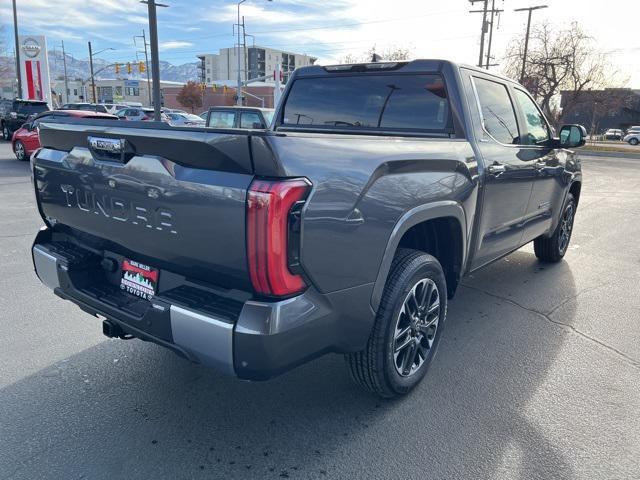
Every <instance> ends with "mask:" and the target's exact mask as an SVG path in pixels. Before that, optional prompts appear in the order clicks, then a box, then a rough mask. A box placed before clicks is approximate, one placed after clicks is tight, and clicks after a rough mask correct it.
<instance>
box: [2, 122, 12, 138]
mask: <svg viewBox="0 0 640 480" xmlns="http://www.w3.org/2000/svg"><path fill="white" fill-rule="evenodd" d="M2 139H3V140H6V141H9V140H11V132H10V131H9V127H7V126H6V125H5V124H4V123H3V124H2Z"/></svg>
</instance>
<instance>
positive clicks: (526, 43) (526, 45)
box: [514, 5, 548, 84]
mask: <svg viewBox="0 0 640 480" xmlns="http://www.w3.org/2000/svg"><path fill="white" fill-rule="evenodd" d="M547 7H548V5H536V6H535V7H527V8H516V9H515V10H514V12H524V11H525V10H528V11H529V15H528V18H527V33H526V36H525V37H524V53H523V55H522V71H521V72H520V83H521V84H522V83H523V82H524V75H525V73H524V71H525V66H526V65H527V53H528V51H529V32H530V30H531V12H533V11H534V10H539V9H541V8H547Z"/></svg>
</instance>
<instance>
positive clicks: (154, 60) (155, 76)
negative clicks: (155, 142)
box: [140, 0, 169, 122]
mask: <svg viewBox="0 0 640 480" xmlns="http://www.w3.org/2000/svg"><path fill="white" fill-rule="evenodd" d="M140 3H146V4H147V7H148V8H147V11H148V14H149V40H150V42H151V45H150V46H151V68H152V71H151V76H152V80H153V119H154V120H155V121H156V122H159V121H160V120H161V116H160V107H161V105H160V103H161V100H160V55H159V54H158V17H157V15H156V7H168V6H169V5H164V4H162V3H156V0H142V1H141V2H140Z"/></svg>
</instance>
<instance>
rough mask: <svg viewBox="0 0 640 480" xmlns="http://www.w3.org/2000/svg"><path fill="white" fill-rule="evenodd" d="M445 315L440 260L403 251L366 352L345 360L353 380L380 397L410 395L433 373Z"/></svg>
mask: <svg viewBox="0 0 640 480" xmlns="http://www.w3.org/2000/svg"><path fill="white" fill-rule="evenodd" d="M446 315H447V285H446V280H445V276H444V273H443V271H442V267H441V265H440V263H439V262H438V260H436V259H435V258H434V257H432V256H431V255H428V254H426V253H424V252H421V251H417V250H408V249H402V250H400V251H399V252H398V253H397V254H396V257H395V259H394V261H393V264H392V266H391V273H390V275H389V279H388V281H387V285H386V287H385V290H384V293H383V296H382V300H381V302H380V307H379V309H378V314H377V316H376V320H375V324H374V327H373V330H372V332H371V335H370V337H369V341H368V342H367V346H366V348H365V349H364V350H363V351H361V352H357V353H352V354H348V355H346V361H347V365H348V367H349V371H350V374H351V377H352V378H353V379H354V380H355V382H356V383H357V384H359V385H360V386H362V387H363V388H365V389H366V390H369V391H370V392H373V393H375V394H377V395H379V396H381V397H385V398H391V397H396V396H400V395H404V394H406V393H408V392H409V391H410V390H411V389H412V388H413V387H415V386H416V385H417V384H418V383H420V381H421V380H422V378H424V376H425V374H426V373H427V370H428V369H429V366H430V364H431V362H432V360H433V358H434V355H435V353H436V348H437V347H438V343H439V341H440V336H441V334H442V329H443V327H444V322H445V318H446Z"/></svg>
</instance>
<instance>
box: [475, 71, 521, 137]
mask: <svg viewBox="0 0 640 480" xmlns="http://www.w3.org/2000/svg"><path fill="white" fill-rule="evenodd" d="M473 82H474V84H475V86H476V90H477V91H478V100H479V101H480V107H481V108H482V120H483V125H484V128H485V130H486V131H487V132H488V133H489V135H491V136H492V137H493V138H495V139H496V140H497V141H498V142H500V143H505V144H518V143H520V135H519V133H518V122H517V121H516V113H515V111H514V110H513V104H512V103H511V99H510V98H509V92H508V91H507V87H506V86H505V85H503V84H501V83H497V82H492V81H491V80H484V79H482V78H477V77H474V78H473Z"/></svg>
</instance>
